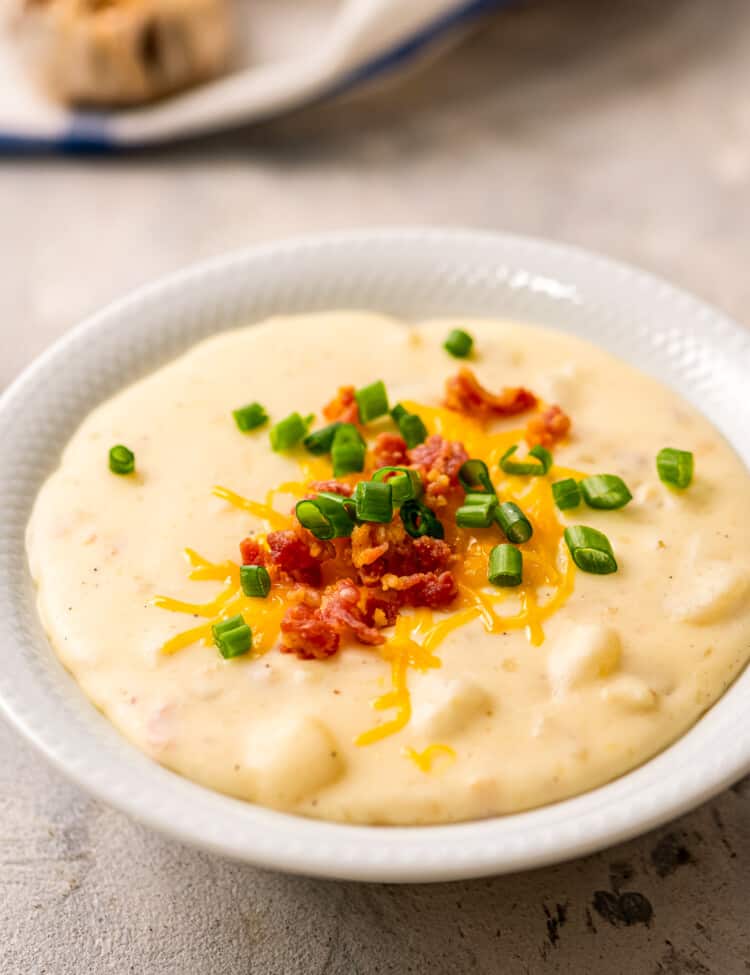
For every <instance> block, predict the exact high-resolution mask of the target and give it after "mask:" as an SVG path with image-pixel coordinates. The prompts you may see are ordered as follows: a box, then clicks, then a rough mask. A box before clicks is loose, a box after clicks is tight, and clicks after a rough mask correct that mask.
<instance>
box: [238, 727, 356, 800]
mask: <svg viewBox="0 0 750 975" xmlns="http://www.w3.org/2000/svg"><path fill="white" fill-rule="evenodd" d="M248 766H249V767H250V769H251V771H252V773H253V775H254V779H255V785H256V788H255V792H256V796H255V798H257V800H258V802H261V803H263V804H264V805H268V806H277V807H288V806H292V805H295V804H296V803H298V802H300V801H301V800H302V799H305V798H307V797H308V796H310V795H312V794H313V793H315V792H318V791H319V790H320V789H323V788H324V787H325V786H327V785H330V784H331V783H333V782H335V781H336V779H338V778H339V777H340V776H341V775H342V774H343V772H344V768H345V763H344V759H343V758H342V756H341V751H340V749H339V747H338V745H337V743H336V739H335V738H334V736H333V734H332V732H331V730H330V729H329V728H328V727H327V726H326V725H325V724H323V722H322V721H318V720H316V719H315V718H309V717H304V718H298V719H296V720H294V721H287V722H284V723H280V724H278V725H276V726H273V727H271V728H269V729H268V730H267V731H266V732H265V733H264V734H262V735H257V736H256V737H255V739H254V741H253V744H252V750H251V755H250V758H249V759H248Z"/></svg>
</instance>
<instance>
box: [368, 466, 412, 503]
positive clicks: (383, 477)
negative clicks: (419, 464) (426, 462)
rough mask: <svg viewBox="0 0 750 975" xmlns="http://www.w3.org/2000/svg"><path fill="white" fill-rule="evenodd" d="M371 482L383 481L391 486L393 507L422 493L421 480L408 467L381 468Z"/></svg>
mask: <svg viewBox="0 0 750 975" xmlns="http://www.w3.org/2000/svg"><path fill="white" fill-rule="evenodd" d="M372 479H373V481H383V482H385V483H387V484H390V486H391V495H392V497H393V507H394V508H398V507H399V506H400V505H402V504H403V503H404V501H413V500H414V499H415V498H418V497H419V496H420V495H421V493H422V478H421V477H420V476H419V472H418V471H413V470H412V469H411V468H410V467H381V468H379V470H377V471H375V473H374V474H373V475H372Z"/></svg>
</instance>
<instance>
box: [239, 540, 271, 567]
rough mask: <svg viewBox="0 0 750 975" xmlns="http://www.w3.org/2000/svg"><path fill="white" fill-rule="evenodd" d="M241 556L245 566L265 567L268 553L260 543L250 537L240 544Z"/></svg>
mask: <svg viewBox="0 0 750 975" xmlns="http://www.w3.org/2000/svg"><path fill="white" fill-rule="evenodd" d="M240 555H241V556H242V564H243V565H265V564H266V558H267V555H268V553H267V552H266V551H265V549H264V548H263V547H262V546H261V544H260V542H258V541H256V539H254V538H252V537H249V536H248V538H243V539H242V541H241V542H240Z"/></svg>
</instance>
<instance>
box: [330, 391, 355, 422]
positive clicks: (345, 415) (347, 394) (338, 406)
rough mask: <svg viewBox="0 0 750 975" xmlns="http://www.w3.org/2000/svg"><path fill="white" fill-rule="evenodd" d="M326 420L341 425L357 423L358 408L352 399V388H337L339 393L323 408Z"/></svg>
mask: <svg viewBox="0 0 750 975" xmlns="http://www.w3.org/2000/svg"><path fill="white" fill-rule="evenodd" d="M323 416H324V417H325V418H326V420H330V421H331V422H334V421H335V420H339V421H340V422H341V423H359V407H358V406H357V401H356V399H355V398H354V386H339V391H338V393H336V395H335V397H334V398H333V399H332V400H331V402H330V403H327V404H326V405H325V406H324V407H323Z"/></svg>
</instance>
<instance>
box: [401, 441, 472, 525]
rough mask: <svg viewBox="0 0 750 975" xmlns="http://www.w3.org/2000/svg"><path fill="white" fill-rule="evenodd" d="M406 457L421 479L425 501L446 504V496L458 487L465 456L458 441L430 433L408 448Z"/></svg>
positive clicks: (464, 451)
mask: <svg viewBox="0 0 750 975" xmlns="http://www.w3.org/2000/svg"><path fill="white" fill-rule="evenodd" d="M409 459H410V461H411V466H412V467H414V468H416V469H417V470H418V471H419V472H420V473H421V475H422V477H423V478H424V480H425V494H426V496H427V500H428V501H431V502H433V503H434V504H435V505H436V506H438V507H440V506H441V505H444V504H445V503H446V496H447V495H448V494H450V492H451V491H452V490H453V489H454V488H457V487H458V486H459V480H458V472H459V470H460V469H461V465H462V464H463V463H464V461H467V460H468V459H469V455H468V454H467V453H466V450H465V448H464V445H463V444H462V443H459V442H458V441H455V440H444V439H443V438H442V437H440V436H438V435H437V434H433V435H432V436H431V437H428V438H427V440H425V442H424V443H421V444H419V445H418V446H417V447H414V448H413V449H412V450H410V451H409Z"/></svg>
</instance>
